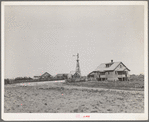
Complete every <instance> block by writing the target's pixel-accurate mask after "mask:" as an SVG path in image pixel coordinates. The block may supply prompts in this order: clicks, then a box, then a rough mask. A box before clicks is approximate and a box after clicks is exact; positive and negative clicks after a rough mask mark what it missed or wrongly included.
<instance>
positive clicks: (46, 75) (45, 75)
mask: <svg viewBox="0 0 149 122" xmlns="http://www.w3.org/2000/svg"><path fill="white" fill-rule="evenodd" d="M48 76H51V75H50V74H49V73H48V72H45V73H44V74H43V75H41V77H48Z"/></svg>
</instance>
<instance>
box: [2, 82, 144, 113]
mask: <svg viewBox="0 0 149 122" xmlns="http://www.w3.org/2000/svg"><path fill="white" fill-rule="evenodd" d="M4 112H5V113H143V112H144V91H129V90H115V89H105V88H92V87H82V86H72V85H67V84H65V83H63V82H44V83H24V84H23V83H22V84H11V85H6V86H5V93H4Z"/></svg>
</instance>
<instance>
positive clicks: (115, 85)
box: [64, 81, 144, 90]
mask: <svg viewBox="0 0 149 122" xmlns="http://www.w3.org/2000/svg"><path fill="white" fill-rule="evenodd" d="M64 84H66V85H70V86H82V87H92V88H106V89H119V90H144V81H88V82H74V83H68V82H67V83H64Z"/></svg>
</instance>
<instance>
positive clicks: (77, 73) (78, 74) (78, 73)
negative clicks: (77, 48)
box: [73, 53, 81, 78]
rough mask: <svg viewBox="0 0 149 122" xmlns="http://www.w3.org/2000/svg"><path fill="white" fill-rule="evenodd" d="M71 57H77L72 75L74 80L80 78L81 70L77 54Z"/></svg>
mask: <svg viewBox="0 0 149 122" xmlns="http://www.w3.org/2000/svg"><path fill="white" fill-rule="evenodd" d="M73 56H77V60H76V61H77V64H76V71H75V74H74V77H75V78H80V77H81V70H80V65H79V53H77V55H73Z"/></svg>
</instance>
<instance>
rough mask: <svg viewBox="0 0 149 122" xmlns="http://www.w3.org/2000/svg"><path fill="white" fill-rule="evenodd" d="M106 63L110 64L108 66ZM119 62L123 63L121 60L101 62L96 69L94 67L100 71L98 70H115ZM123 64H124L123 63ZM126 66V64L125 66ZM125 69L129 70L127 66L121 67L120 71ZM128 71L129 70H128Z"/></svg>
mask: <svg viewBox="0 0 149 122" xmlns="http://www.w3.org/2000/svg"><path fill="white" fill-rule="evenodd" d="M106 64H112V65H111V66H110V67H108V68H107V67H106ZM119 64H123V63H122V62H112V63H102V64H100V65H99V66H98V67H97V68H96V69H95V71H100V72H105V71H113V70H115V69H116V68H117V67H118V66H119ZM123 65H124V64H123ZM124 66H125V65H124ZM125 67H126V66H125ZM125 69H127V70H129V69H128V68H127V67H126V68H124V69H123V68H122V71H123V70H125ZM129 71H130V70H129Z"/></svg>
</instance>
